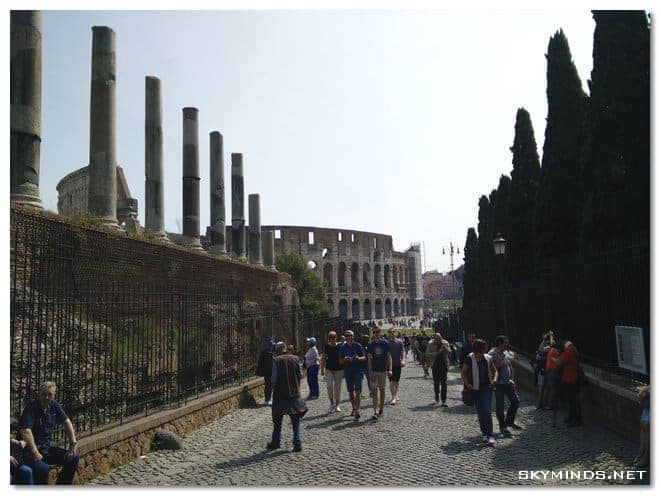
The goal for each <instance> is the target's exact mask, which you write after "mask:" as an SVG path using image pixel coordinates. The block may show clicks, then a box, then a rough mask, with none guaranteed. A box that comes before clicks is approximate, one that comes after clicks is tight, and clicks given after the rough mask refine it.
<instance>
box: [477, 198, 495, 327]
mask: <svg viewBox="0 0 661 496" xmlns="http://www.w3.org/2000/svg"><path fill="white" fill-rule="evenodd" d="M492 218H493V209H492V205H491V202H490V201H489V199H488V198H487V197H486V196H485V195H482V196H481V197H480V200H479V211H478V225H477V233H478V238H477V251H478V260H479V265H478V282H479V291H478V295H479V296H478V299H479V305H480V310H479V312H480V323H479V324H478V327H477V329H476V330H477V331H478V332H479V333H480V335H482V336H485V335H487V334H488V333H489V331H490V325H492V324H493V321H494V320H493V319H494V311H495V308H494V301H493V286H494V277H495V274H496V273H495V270H496V266H495V264H496V259H495V256H496V255H495V253H494V251H493V226H492Z"/></svg>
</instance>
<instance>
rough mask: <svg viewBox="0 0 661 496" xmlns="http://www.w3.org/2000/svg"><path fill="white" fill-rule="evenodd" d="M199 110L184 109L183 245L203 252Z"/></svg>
mask: <svg viewBox="0 0 661 496" xmlns="http://www.w3.org/2000/svg"><path fill="white" fill-rule="evenodd" d="M197 115H198V110H197V109H196V108H193V107H185V108H184V109H183V117H184V125H183V129H184V146H183V162H184V174H183V202H182V205H183V218H184V226H183V231H184V232H183V233H182V234H183V243H184V244H185V245H187V246H190V247H192V248H194V249H196V250H200V251H201V250H202V245H201V243H200V160H199V147H198V124H197Z"/></svg>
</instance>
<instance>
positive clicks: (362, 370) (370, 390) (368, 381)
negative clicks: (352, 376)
mask: <svg viewBox="0 0 661 496" xmlns="http://www.w3.org/2000/svg"><path fill="white" fill-rule="evenodd" d="M360 373H361V378H360V382H361V383H362V382H363V376H364V377H365V379H366V380H367V390H368V391H369V392H370V394H371V393H372V381H371V380H370V374H369V372H368V371H367V369H360Z"/></svg>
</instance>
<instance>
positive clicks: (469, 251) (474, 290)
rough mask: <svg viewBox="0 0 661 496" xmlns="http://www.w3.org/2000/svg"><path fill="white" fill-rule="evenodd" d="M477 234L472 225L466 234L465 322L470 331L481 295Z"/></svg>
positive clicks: (473, 326)
mask: <svg viewBox="0 0 661 496" xmlns="http://www.w3.org/2000/svg"><path fill="white" fill-rule="evenodd" d="M478 266H479V260H478V252H477V234H476V233H475V229H473V228H472V227H471V228H469V229H468V233H467V234H466V243H465V244H464V301H463V304H462V308H463V310H464V322H465V326H466V328H467V329H468V330H469V331H473V330H474V328H475V312H476V311H477V310H476V309H477V301H478V297H479V296H478V295H479V276H478V272H477V271H478Z"/></svg>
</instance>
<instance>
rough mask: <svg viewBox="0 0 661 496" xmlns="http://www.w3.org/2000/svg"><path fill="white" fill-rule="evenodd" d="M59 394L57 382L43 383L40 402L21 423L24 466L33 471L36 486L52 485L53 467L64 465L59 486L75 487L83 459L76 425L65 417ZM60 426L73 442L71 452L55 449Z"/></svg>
mask: <svg viewBox="0 0 661 496" xmlns="http://www.w3.org/2000/svg"><path fill="white" fill-rule="evenodd" d="M56 392H57V385H56V384H55V383H54V382H51V381H46V382H44V383H42V384H41V386H40V387H39V392H38V393H37V399H36V400H33V401H31V402H30V403H28V405H27V406H26V407H25V408H24V409H23V413H22V414H21V420H20V421H19V423H18V428H19V430H20V432H21V438H22V439H23V440H24V441H25V442H26V444H27V446H26V447H25V449H24V450H23V463H25V464H26V465H27V466H28V467H30V468H31V469H32V472H33V474H34V479H35V483H36V484H47V483H48V472H49V471H50V469H51V465H53V464H58V465H62V470H60V473H59V475H58V477H57V484H72V483H73V476H74V475H75V473H76V469H77V468H78V461H79V459H80V455H79V454H78V448H77V443H76V434H75V432H74V429H73V424H72V423H71V420H69V417H68V416H67V414H66V413H64V410H63V408H62V405H60V403H58V402H57V401H56V400H55V393H56ZM58 422H59V423H61V424H63V425H64V430H65V431H66V434H67V438H68V439H69V447H68V449H64V448H60V447H59V446H51V438H52V435H53V431H54V430H55V426H56V424H57V423H58Z"/></svg>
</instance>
